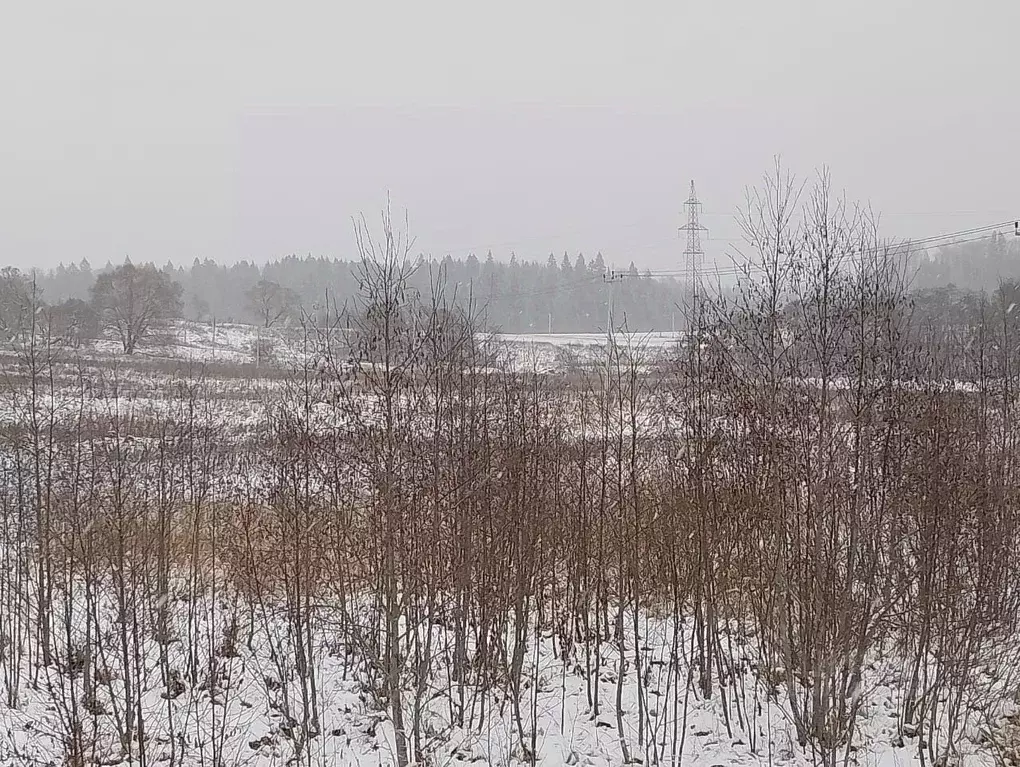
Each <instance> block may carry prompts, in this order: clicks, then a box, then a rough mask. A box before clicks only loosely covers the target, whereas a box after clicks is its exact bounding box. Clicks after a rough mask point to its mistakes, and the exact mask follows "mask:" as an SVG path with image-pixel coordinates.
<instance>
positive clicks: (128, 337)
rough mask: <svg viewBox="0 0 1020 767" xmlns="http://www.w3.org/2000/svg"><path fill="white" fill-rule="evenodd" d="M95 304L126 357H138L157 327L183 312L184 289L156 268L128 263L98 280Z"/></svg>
mask: <svg viewBox="0 0 1020 767" xmlns="http://www.w3.org/2000/svg"><path fill="white" fill-rule="evenodd" d="M92 303H93V305H94V306H95V307H96V310H97V311H98V312H99V314H100V317H101V319H102V323H103V325H104V327H106V328H107V329H109V330H112V331H113V332H115V333H116V334H117V337H118V338H119V340H120V342H121V345H122V346H123V348H124V352H125V354H134V353H135V351H136V350H137V348H138V345H139V344H140V343H142V342H144V341H145V339H146V338H147V337H148V336H149V334H150V333H151V332H152V331H153V330H154V329H155V328H156V327H158V326H159V325H160V324H162V323H165V322H166V321H167V320H169V319H171V318H172V317H175V316H176V315H177V314H178V313H179V312H180V310H181V286H180V285H179V284H178V283H176V282H174V281H173V280H172V279H171V278H170V277H169V276H167V275H166V274H164V273H163V272H160V271H159V270H158V269H156V267H154V266H153V265H152V264H145V265H144V266H135V265H134V264H132V263H131V262H127V263H125V264H123V265H122V266H119V267H117V268H116V269H114V270H113V271H112V272H108V273H106V274H103V275H101V276H100V277H99V279H97V280H96V284H95V285H93V287H92Z"/></svg>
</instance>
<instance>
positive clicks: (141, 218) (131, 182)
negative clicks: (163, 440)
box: [0, 0, 1020, 268]
mask: <svg viewBox="0 0 1020 767" xmlns="http://www.w3.org/2000/svg"><path fill="white" fill-rule="evenodd" d="M776 154H780V155H782V157H783V159H784V160H785V162H786V163H787V164H788V165H790V166H791V167H792V168H793V169H795V170H796V171H798V172H800V173H802V174H810V173H811V172H812V170H813V169H814V168H815V167H817V166H820V165H822V164H827V165H828V166H829V167H830V169H831V171H832V174H833V177H834V180H835V182H836V183H837V185H839V186H842V187H845V188H846V189H847V190H848V192H849V194H850V195H851V196H854V197H858V198H863V199H864V200H866V201H868V202H870V203H871V204H872V205H873V206H874V207H875V208H876V209H877V210H879V211H881V212H882V213H883V221H884V222H885V224H886V230H887V231H888V232H890V233H892V234H896V235H899V236H916V237H921V236H925V235H929V234H934V233H940V232H944V231H952V230H955V229H961V228H964V227H967V226H978V225H983V224H988V223H994V222H996V221H999V220H1004V219H1007V218H1009V219H1011V218H1014V217H1016V216H1018V215H1020V2H1017V1H1016V0H1000V1H999V2H992V1H991V0H985V1H982V0H976V1H975V2H969V3H961V2H949V1H948V0H928V1H927V2H920V1H919V0H912V1H910V2H907V1H906V0H865V1H863V2H840V3H834V2H828V1H825V2H820V1H819V0H770V1H769V2H758V1H756V2H750V1H748V2H724V1H722V0H703V1H702V2H700V3H698V4H695V3H693V2H686V1H680V0H672V2H650V1H648V2H640V1H639V2H627V3H624V2H612V3H610V2H598V1H597V0H584V1H581V0H576V1H567V0H560V1H556V0H552V1H550V0H545V2H533V1H532V0H517V2H513V3H498V4H497V3H495V2H487V1H486V0H462V1H457V2H454V1H453V0H428V1H427V2H385V3H384V2H350V1H349V0H348V1H347V2H345V1H344V0H333V1H332V2H321V3H320V2H314V3H313V2H293V3H282V2H257V1H256V2H253V1H252V0H245V1H244V2H241V1H240V0H230V1H228V0H214V1H213V2H209V1H208V0H207V1H206V2H195V1H192V0H187V1H184V0H175V1H174V2H159V3H157V2H147V1H144V0H143V1H142V2H139V0H130V1H125V2H111V1H108V0H96V2H91V3H83V2H77V0H76V1H75V2H56V1H53V2H31V1H30V0H24V1H21V0H3V12H2V21H0V263H12V264H15V265H17V266H21V267H28V266H52V265H55V264H56V263H58V262H60V261H62V260H63V261H69V260H78V259H80V258H82V257H87V258H88V259H90V260H91V261H92V262H93V263H105V262H106V261H107V260H108V259H109V260H115V261H117V260H120V259H122V258H123V257H124V256H125V255H130V256H131V257H132V258H133V259H135V260H155V261H158V262H163V261H166V260H167V259H173V260H175V261H179V262H184V263H189V262H190V261H191V260H192V259H193V258H195V257H200V258H205V257H209V258H214V259H219V260H227V261H233V260H237V259H239V258H253V259H255V260H264V259H266V258H267V257H275V256H281V255H286V254H287V253H292V252H294V253H299V254H304V253H309V252H311V253H315V254H323V255H329V256H347V257H350V256H352V255H353V248H352V244H353V240H352V237H351V234H350V231H351V223H350V218H351V216H352V215H354V214H356V213H358V212H359V211H365V212H366V213H367V214H368V215H369V216H370V218H372V219H373V220H374V219H375V218H376V217H377V216H378V211H379V209H380V207H381V206H382V204H383V203H384V202H385V196H386V192H387V190H390V192H391V195H392V199H393V204H394V208H396V209H400V210H402V209H404V208H405V207H406V208H407V209H408V211H409V216H410V223H411V229H412V232H413V233H414V234H416V236H417V244H418V245H419V246H420V248H421V249H422V250H423V251H425V252H428V253H432V254H434V255H443V254H445V253H453V254H455V255H464V254H466V253H467V252H469V251H471V250H474V251H476V252H478V253H479V254H484V253H485V251H487V250H488V249H490V248H491V249H492V251H493V253H494V255H496V256H497V257H504V258H505V257H507V256H508V255H509V252H510V250H511V249H513V250H516V252H517V253H518V254H520V255H522V256H525V257H544V256H545V255H546V254H548V252H549V251H555V252H556V253H557V254H562V252H563V251H564V250H569V251H570V252H571V254H576V253H577V251H579V250H581V251H584V252H585V254H586V255H591V254H593V253H594V252H595V251H596V250H599V249H601V250H602V251H603V253H604V254H605V256H606V259H607V260H608V261H611V262H614V263H619V264H625V263H626V262H628V261H630V260H631V259H633V260H634V261H635V262H636V263H637V264H638V265H639V266H642V267H643V266H649V267H652V268H655V267H669V266H674V265H676V264H678V263H679V262H680V258H681V257H680V256H679V252H680V251H681V250H682V244H681V243H680V241H679V240H678V239H677V231H676V229H677V226H678V225H679V224H680V223H681V220H680V211H681V204H682V202H683V200H684V199H685V198H686V196H687V187H688V184H689V180H690V179H691V178H694V179H696V180H697V183H698V189H699V192H700V195H701V198H702V200H703V202H704V209H705V218H704V223H705V224H706V225H707V226H708V227H709V228H710V235H709V236H710V237H712V238H713V239H712V240H710V241H708V242H707V243H706V249H707V250H709V251H710V252H712V253H714V254H720V253H722V252H724V251H725V250H726V248H727V247H728V246H729V243H728V242H727V240H728V239H729V238H733V237H735V236H736V234H737V232H736V230H735V227H734V224H733V221H732V214H733V212H734V210H735V209H736V207H737V205H738V204H739V203H740V201H741V200H742V197H743V190H744V188H745V186H746V185H748V184H753V183H755V182H756V180H757V179H758V178H759V177H760V176H761V174H762V172H764V171H765V170H767V169H768V167H769V166H770V165H771V162H772V157H773V156H774V155H776Z"/></svg>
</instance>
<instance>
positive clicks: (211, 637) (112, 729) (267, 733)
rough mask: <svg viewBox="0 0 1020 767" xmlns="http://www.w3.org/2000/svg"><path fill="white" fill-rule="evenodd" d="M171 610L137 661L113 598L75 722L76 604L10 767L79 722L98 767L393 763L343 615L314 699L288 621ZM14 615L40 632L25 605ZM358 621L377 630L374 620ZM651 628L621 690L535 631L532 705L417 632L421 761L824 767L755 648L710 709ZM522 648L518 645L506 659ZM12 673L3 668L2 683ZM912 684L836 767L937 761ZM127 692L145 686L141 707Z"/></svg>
mask: <svg viewBox="0 0 1020 767" xmlns="http://www.w3.org/2000/svg"><path fill="white" fill-rule="evenodd" d="M79 596H80V595H79ZM158 606H160V605H159V603H157V607H158ZM165 606H166V608H167V610H168V620H169V623H168V625H169V629H168V631H167V632H166V633H165V634H164V635H163V636H162V639H161V640H160V641H157V637H156V632H155V631H154V622H153V621H152V620H150V619H149V617H148V615H150V614H151V613H147V612H146V611H145V610H144V609H143V610H141V611H140V613H141V625H140V633H141V643H140V645H138V646H137V648H136V647H134V645H133V644H131V643H133V641H134V640H133V637H132V638H131V639H130V640H128V641H129V644H131V646H130V649H129V650H128V654H127V657H126V658H125V656H124V653H123V649H124V647H125V645H122V644H121V643H120V642H121V630H122V629H124V630H127V629H126V627H125V626H124V625H123V622H122V621H120V620H118V618H117V608H116V604H115V602H114V600H113V599H112V598H110V599H108V600H107V601H106V602H105V603H104V604H103V605H102V608H101V611H100V614H101V616H102V618H101V621H102V624H103V625H102V626H100V628H99V630H98V631H96V633H95V635H96V636H99V637H101V640H100V642H99V643H98V644H97V645H95V646H93V647H92V648H91V650H92V653H93V656H92V660H91V663H92V664H93V670H92V673H93V674H94V675H95V677H96V678H97V679H99V683H98V692H97V694H96V696H95V698H94V699H92V700H89V701H84V700H82V699H78V700H76V701H75V702H76V703H77V704H78V705H79V706H81V705H84V706H85V708H79V710H78V711H77V716H76V718H75V714H74V712H73V711H72V709H71V708H70V703H71V701H72V700H74V699H75V698H74V696H75V695H78V696H79V698H80V696H81V695H82V690H81V685H82V678H81V662H82V661H81V653H82V651H83V648H84V647H85V646H86V643H87V638H86V636H85V635H84V634H83V633H82V629H81V626H83V625H84V617H83V613H84V611H83V610H82V609H81V607H80V606H79V607H78V612H75V613H74V615H73V618H72V620H71V621H70V625H71V626H72V630H71V634H70V636H71V642H70V644H68V643H67V642H66V641H65V640H64V636H65V635H64V630H63V628H61V630H60V631H59V632H57V636H58V639H57V645H58V648H59V649H58V652H57V659H56V660H55V662H54V663H52V664H50V665H49V666H45V667H44V666H41V665H38V664H36V663H32V662H30V659H28V658H23V659H22V661H23V663H22V667H21V668H20V669H19V672H20V685H19V687H18V689H17V694H16V696H15V697H16V701H15V705H13V706H10V705H7V703H8V702H9V700H8V701H5V702H3V703H0V764H3V765H42V764H46V765H57V764H61V763H62V759H63V758H64V755H65V753H66V744H67V743H68V742H69V737H70V732H71V722H72V721H78V722H80V726H81V728H82V730H81V732H80V736H81V742H82V743H84V744H86V747H87V750H86V754H85V756H86V758H87V760H88V761H87V762H86V763H96V764H106V765H114V764H141V763H143V762H142V761H141V760H140V755H139V740H140V741H141V742H142V743H144V748H145V756H146V759H145V762H144V763H153V764H173V765H181V766H182V767H198V766H199V765H210V764H217V765H224V766H226V765H259V766H262V765H264V766H265V767H269V765H284V764H310V765H380V766H382V765H393V764H395V762H396V759H395V739H394V730H393V724H392V718H391V717H390V716H389V715H388V713H387V712H386V710H385V705H384V704H383V702H382V698H381V694H380V687H381V681H380V679H379V677H378V673H377V672H376V671H373V668H377V666H375V665H374V664H373V663H372V662H370V661H371V659H370V658H369V657H368V655H367V654H366V653H364V652H363V651H362V650H360V649H358V648H356V647H354V646H353V645H352V644H351V643H350V642H349V641H348V640H346V639H345V635H344V634H342V633H341V632H340V631H339V630H338V623H337V618H338V616H339V610H331V609H330V607H329V606H328V605H325V604H320V605H319V606H318V607H317V608H315V614H314V616H313V619H312V625H313V634H312V638H311V645H312V648H313V649H312V657H311V659H310V660H311V668H312V669H314V690H312V681H313V680H312V677H311V675H310V674H304V675H302V674H301V673H299V670H298V664H297V662H296V642H297V641H301V640H303V639H304V638H305V637H304V636H302V637H300V638H299V637H295V636H294V632H293V624H291V623H289V622H288V620H287V613H286V611H285V610H283V609H282V607H276V608H274V607H273V606H272V605H269V606H268V609H267V610H265V611H263V610H262V609H261V605H259V606H257V607H256V609H254V610H252V611H250V612H249V610H248V609H246V607H245V606H244V602H243V600H238V599H234V598H233V595H232V594H230V593H229V591H228V590H224V591H222V592H221V594H220V595H219V596H218V597H216V598H213V597H212V596H211V595H210V593H209V592H203V593H202V594H201V595H200V596H199V599H198V601H194V600H192V599H191V598H190V595H189V594H188V591H187V590H186V589H185V590H183V591H182V592H180V593H178V594H176V595H173V596H171V597H169V599H168V601H167V602H166V603H165ZM65 609H66V606H65ZM12 617H13V616H8V620H10V619H11V618H12ZM136 617H137V616H136ZM19 618H20V620H21V621H25V622H27V623H29V624H30V623H31V610H30V606H29V605H25V614H23V615H21V616H19ZM361 618H362V619H363V620H365V621H366V622H367V621H368V620H369V618H370V616H369V614H368V612H367V609H366V610H365V611H364V612H363V613H362V614H361ZM639 625H640V629H639V631H640V635H641V636H640V643H639V644H638V647H639V648H640V664H641V673H640V674H639V673H638V669H637V667H636V665H635V663H634V646H635V644H634V636H633V633H632V631H631V629H630V628H629V627H628V628H627V629H626V632H627V633H626V634H625V640H624V650H625V656H624V657H625V662H624V664H623V677H622V682H621V678H620V677H619V676H618V675H619V670H620V667H621V666H620V646H619V645H618V644H616V643H615V642H606V643H604V644H603V645H602V646H601V647H600V648H598V652H599V653H600V654H601V658H600V659H599V663H598V670H596V667H595V661H594V660H593V658H592V656H591V654H586V653H585V652H584V651H583V650H580V649H579V648H578V647H575V648H573V649H570V648H565V647H564V645H563V637H562V635H558V634H557V633H555V632H552V631H547V630H540V631H537V632H532V634H531V636H530V637H529V638H528V639H527V640H526V641H527V642H528V648H527V652H526V653H525V656H524V657H525V662H524V663H525V665H524V668H523V674H522V678H523V679H524V680H525V681H524V683H523V685H522V688H521V690H520V697H519V698H518V699H517V702H518V703H519V704H520V705H519V707H516V706H515V705H514V694H513V690H512V689H511V686H510V685H509V683H506V682H500V681H499V680H498V679H497V680H491V681H490V682H489V683H488V684H487V685H484V686H483V685H480V684H478V683H476V681H475V680H472V681H468V682H466V683H465V684H464V685H463V688H462V687H461V686H460V685H459V684H458V682H456V681H454V680H453V679H452V678H451V673H450V662H449V659H450V652H451V646H452V639H451V635H450V632H449V631H447V630H446V629H445V628H443V627H442V626H441V625H433V626H431V627H428V628H425V627H422V626H417V627H411V628H410V631H411V632H412V633H414V632H417V635H418V639H419V640H421V642H422V644H424V638H425V636H426V635H427V633H428V632H431V633H432V636H431V645H430V649H429V650H428V653H427V654H424V655H422V657H421V658H420V659H419V660H418V662H417V663H416V664H415V663H410V662H409V663H408V664H406V665H405V673H404V675H403V682H404V704H405V711H404V718H405V722H406V727H407V728H408V730H411V729H412V726H413V723H414V722H415V721H417V722H418V726H417V728H416V729H417V730H418V732H419V733H421V740H420V743H421V746H422V754H423V761H422V762H421V764H434V765H453V764H463V763H476V764H491V765H507V766H509V765H518V764H522V765H523V764H539V765H548V766H549V767H552V766H554V765H575V764H576V765H591V766H592V767H603V766H604V767H610V766H612V765H620V764H625V763H627V762H626V761H625V758H624V757H625V753H626V755H627V756H629V758H630V762H631V763H634V764H662V765H675V764H689V765H694V766H695V767H717V766H719V765H748V766H750V765H779V764H782V765H798V766H803V767H807V765H815V764H818V761H817V759H818V754H816V753H812V750H811V749H810V748H804V747H802V746H800V745H799V744H798V743H797V738H796V734H795V732H794V729H793V725H792V720H791V715H790V710H789V707H788V704H787V703H786V699H785V696H784V695H783V694H782V691H781V690H775V691H772V692H770V691H769V690H767V689H766V688H765V686H764V685H763V684H762V675H761V674H760V673H758V672H759V670H760V669H759V663H760V661H759V658H758V654H757V652H756V647H755V644H754V642H753V640H748V639H747V638H744V639H741V638H739V637H733V641H734V645H733V649H732V651H731V654H730V657H729V658H727V660H726V663H727V664H728V665H729V664H732V665H731V666H730V668H729V670H728V674H729V676H728V679H727V683H726V688H725V690H724V691H723V692H722V693H717V694H716V695H714V696H713V697H711V698H708V699H705V698H702V697H701V696H700V695H699V694H698V691H697V687H696V685H695V684H693V683H692V680H691V675H690V673H689V666H688V663H687V660H686V657H685V653H684V651H683V648H684V647H685V646H687V645H688V643H689V641H690V637H689V636H688V635H686V634H685V635H684V637H683V639H682V640H681V641H680V642H679V643H676V644H675V643H674V642H673V635H672V634H673V625H672V622H671V621H668V620H662V619H655V618H652V617H650V616H645V617H644V618H643V619H642V620H641V621H640V624H639ZM404 631H405V632H407V631H408V627H406V626H405V629H404ZM5 633H8V632H7V630H6V628H5ZM513 643H514V639H513V638H512V637H507V639H506V651H507V653H510V652H512V649H513ZM678 648H679V651H678ZM194 649H197V650H198V653H197V654H195V653H194V652H193V650H194ZM409 655H411V658H410V659H409V660H413V659H414V655H413V653H409ZM10 662H11V657H10V655H9V654H8V656H7V659H6V662H5V664H4V666H5V679H7V680H9V679H10V678H11V669H10V668H9V664H10ZM415 669H417V671H416V670H415ZM418 672H422V675H421V676H420V677H418V676H416V674H417V673H418ZM902 672H903V669H902V668H901V667H900V666H899V665H898V664H896V663H895V662H893V661H891V660H890V659H885V660H881V659H876V660H875V661H873V662H872V663H869V664H868V666H867V677H866V679H865V680H863V684H862V685H861V692H860V693H859V696H860V699H859V701H858V702H860V704H861V716H860V722H859V727H858V731H857V733H856V735H855V738H854V742H853V744H852V748H851V749H849V750H847V751H846V754H847V755H848V756H849V757H850V758H849V760H848V761H846V762H844V760H843V758H840V760H839V762H838V763H840V764H843V763H847V764H853V765H869V766H872V765H873V766H875V767H899V766H901V765H911V766H913V765H918V766H919V767H920V765H923V764H925V762H924V761H923V758H922V756H921V750H922V749H921V744H922V736H918V735H910V734H905V733H904V732H903V730H902V728H901V727H900V726H899V725H898V720H897V711H898V707H899V704H900V703H901V702H902V698H903V695H904V689H903V686H902ZM128 678H130V679H131V680H132V681H133V683H134V684H136V685H138V686H139V689H135V690H132V691H131V692H128V691H127V689H126V686H125V685H126V681H125V680H126V679H128ZM5 692H7V691H5ZM596 696H597V698H598V708H597V710H596V708H595V706H594V705H593V703H594V699H595V698H596ZM130 702H134V704H135V705H136V706H137V708H136V710H135V712H134V714H135V716H136V723H135V725H134V729H135V731H136V737H135V740H134V741H133V742H131V743H130V745H128V744H127V743H125V742H124V741H123V739H122V737H121V735H120V733H123V732H124V731H125V728H126V727H127V726H128V725H126V721H127V718H128V713H129V712H128V709H127V704H128V703H130ZM419 704H420V705H419ZM416 711H417V712H418V713H417V714H416ZM1014 713H1015V712H1014V711H1013V710H1012V709H1010V708H1008V707H1003V708H1001V709H998V710H992V711H972V712H969V714H968V719H969V724H968V726H967V728H966V729H965V733H964V735H963V736H960V737H959V738H958V739H957V742H956V743H955V746H956V751H957V752H958V756H959V759H960V763H962V764H967V765H988V766H989V767H991V765H994V764H997V763H1003V762H1002V761H1001V759H1002V756H1001V754H998V752H997V751H996V750H995V748H993V747H992V746H991V745H990V741H989V739H988V738H987V737H982V736H981V735H980V734H981V733H982V732H985V733H986V734H987V733H992V732H994V733H996V736H997V737H1002V733H1004V732H1007V731H1008V728H1003V727H1002V725H1003V724H1004V723H1005V721H1006V720H1005V719H1004V717H1005V716H1008V715H1011V714H1014ZM518 716H519V717H520V719H519V720H518ZM138 717H140V721H141V723H142V732H143V734H141V735H138V734H137V730H138V720H137V718H138ZM316 719H317V721H313V720H316ZM621 727H622V729H621ZM928 737H930V735H929V736H928ZM936 737H937V736H936ZM532 748H534V754H531V753H530V751H531V749H532ZM532 756H533V760H532ZM129 757H132V758H129Z"/></svg>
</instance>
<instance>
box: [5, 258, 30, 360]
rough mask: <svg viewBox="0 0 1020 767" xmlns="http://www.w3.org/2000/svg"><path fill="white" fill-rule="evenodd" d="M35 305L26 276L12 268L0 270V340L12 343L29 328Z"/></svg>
mask: <svg viewBox="0 0 1020 767" xmlns="http://www.w3.org/2000/svg"><path fill="white" fill-rule="evenodd" d="M35 303H36V302H35V290H34V289H33V285H32V281H31V280H30V279H29V278H28V276H27V275H25V274H23V273H22V272H21V271H20V270H18V269H15V268H14V267H12V266H7V267H4V268H3V269H2V270H0V340H3V341H13V340H14V339H15V338H17V337H18V336H20V335H21V334H23V333H24V332H25V331H26V330H27V329H28V328H29V327H30V326H31V324H32V311H33V307H34V305H35Z"/></svg>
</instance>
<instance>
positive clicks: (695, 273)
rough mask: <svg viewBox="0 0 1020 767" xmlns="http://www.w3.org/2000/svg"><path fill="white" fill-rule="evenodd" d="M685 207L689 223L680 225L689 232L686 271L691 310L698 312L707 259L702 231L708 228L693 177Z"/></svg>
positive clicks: (683, 230) (685, 253)
mask: <svg viewBox="0 0 1020 767" xmlns="http://www.w3.org/2000/svg"><path fill="white" fill-rule="evenodd" d="M684 207H685V208H687V223H686V224H685V225H684V226H681V227H680V231H681V232H687V247H686V248H685V249H684V257H685V259H686V264H685V268H684V272H685V273H686V275H687V279H688V280H690V286H691V296H692V304H691V310H692V312H695V313H696V312H697V304H698V297H699V296H700V294H701V292H702V289H701V267H702V262H703V261H704V259H705V251H704V250H702V248H701V233H702V232H707V231H708V230H707V229H705V227H703V226H702V225H701V221H700V214H701V203H700V202H698V193H697V191H696V190H695V189H694V180H693V179H692V180H691V196H690V197H688V198H687V202H685V203H684Z"/></svg>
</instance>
